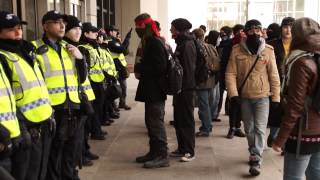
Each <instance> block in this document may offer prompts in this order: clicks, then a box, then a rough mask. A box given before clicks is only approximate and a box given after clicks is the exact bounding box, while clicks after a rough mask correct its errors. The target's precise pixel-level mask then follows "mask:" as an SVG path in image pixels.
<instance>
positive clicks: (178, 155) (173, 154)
mask: <svg viewBox="0 0 320 180" xmlns="http://www.w3.org/2000/svg"><path fill="white" fill-rule="evenodd" d="M169 156H170V157H183V156H184V153H182V152H180V151H179V150H178V149H177V150H175V151H172V152H171V153H170V155H169Z"/></svg>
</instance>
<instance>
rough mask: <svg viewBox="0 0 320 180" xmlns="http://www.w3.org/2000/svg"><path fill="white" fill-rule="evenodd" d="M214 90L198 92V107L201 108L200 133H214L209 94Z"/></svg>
mask: <svg viewBox="0 0 320 180" xmlns="http://www.w3.org/2000/svg"><path fill="white" fill-rule="evenodd" d="M210 91H212V89H199V90H197V95H198V106H199V111H198V114H199V118H200V120H201V127H200V129H199V130H200V131H203V132H207V133H210V132H211V131H212V124H211V122H212V117H211V111H210V105H209V94H210Z"/></svg>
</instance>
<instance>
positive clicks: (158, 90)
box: [135, 36, 168, 102]
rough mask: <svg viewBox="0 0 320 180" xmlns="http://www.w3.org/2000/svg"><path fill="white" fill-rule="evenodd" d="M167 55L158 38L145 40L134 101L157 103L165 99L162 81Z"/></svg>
mask: <svg viewBox="0 0 320 180" xmlns="http://www.w3.org/2000/svg"><path fill="white" fill-rule="evenodd" d="M167 58H168V57H167V54H166V51H165V47H164V46H163V45H162V43H161V41H160V39H159V38H157V37H154V36H151V37H149V38H148V39H146V43H145V46H144V47H143V57H142V59H141V63H140V65H139V67H140V73H141V77H140V81H139V84H138V88H137V92H136V98H135V100H136V101H141V102H159V101H164V100H166V99H167V96H166V94H165V92H164V80H165V73H166V69H167Z"/></svg>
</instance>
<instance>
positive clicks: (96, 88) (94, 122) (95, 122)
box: [90, 81, 105, 135]
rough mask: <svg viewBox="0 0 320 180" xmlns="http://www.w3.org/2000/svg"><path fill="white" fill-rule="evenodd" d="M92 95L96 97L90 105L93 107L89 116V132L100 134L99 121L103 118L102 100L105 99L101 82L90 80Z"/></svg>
mask: <svg viewBox="0 0 320 180" xmlns="http://www.w3.org/2000/svg"><path fill="white" fill-rule="evenodd" d="M90 83H91V86H92V89H93V92H94V95H95V96H96V99H95V100H93V102H92V105H93V109H94V115H92V116H91V118H92V119H91V134H92V135H100V134H101V133H102V129H101V122H102V121H103V120H104V119H103V117H104V116H103V112H104V108H103V105H104V103H105V102H104V100H105V90H104V88H103V83H95V82H93V81H90Z"/></svg>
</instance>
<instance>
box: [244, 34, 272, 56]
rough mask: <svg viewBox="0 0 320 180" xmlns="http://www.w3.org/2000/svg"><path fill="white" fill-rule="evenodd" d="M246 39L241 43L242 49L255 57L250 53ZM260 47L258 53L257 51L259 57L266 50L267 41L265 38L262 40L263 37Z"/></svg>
mask: <svg viewBox="0 0 320 180" xmlns="http://www.w3.org/2000/svg"><path fill="white" fill-rule="evenodd" d="M246 40H247V39H246V38H244V39H243V40H242V41H241V42H240V47H241V48H242V49H243V50H244V51H246V52H247V53H248V54H250V55H253V54H252V53H251V52H250V50H249V48H248V46H247V45H246ZM260 42H261V43H260V46H259V48H258V51H257V54H258V55H261V52H262V51H263V50H264V49H265V48H266V41H265V39H264V38H262V37H260Z"/></svg>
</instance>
